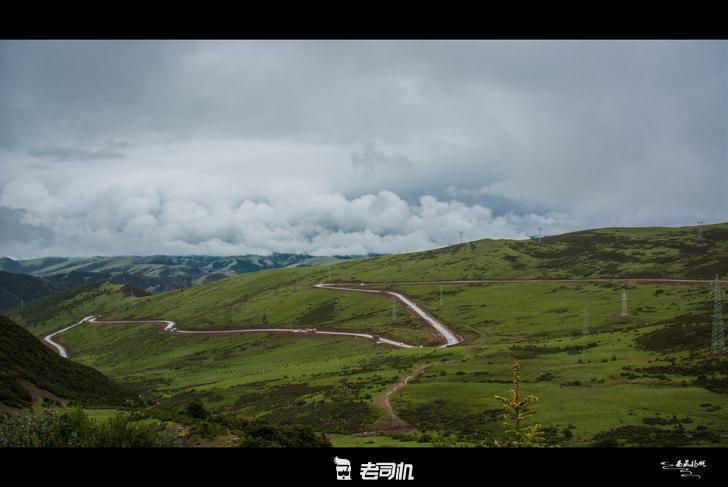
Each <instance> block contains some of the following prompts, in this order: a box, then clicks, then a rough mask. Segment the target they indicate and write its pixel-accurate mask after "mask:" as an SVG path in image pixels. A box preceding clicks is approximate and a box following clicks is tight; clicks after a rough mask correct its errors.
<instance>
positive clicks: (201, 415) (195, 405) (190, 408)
mask: <svg viewBox="0 0 728 487" xmlns="http://www.w3.org/2000/svg"><path fill="white" fill-rule="evenodd" d="M185 413H186V414H187V416H189V417H190V418H196V419H207V417H208V413H207V409H205V406H204V405H203V404H202V403H201V402H200V401H192V402H190V403H188V404H187V407H186V408H185Z"/></svg>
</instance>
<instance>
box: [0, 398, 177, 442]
mask: <svg viewBox="0 0 728 487" xmlns="http://www.w3.org/2000/svg"><path fill="white" fill-rule="evenodd" d="M163 446H177V444H176V443H175V441H174V440H173V439H172V438H171V437H169V436H168V435H167V434H166V433H164V432H163V431H160V430H159V429H157V428H155V427H154V426H142V425H138V424H135V423H134V422H132V421H131V420H130V418H129V416H128V415H125V414H119V415H117V416H115V417H113V418H111V419H110V420H108V421H107V422H104V423H101V424H97V423H96V422H95V421H94V420H92V419H90V418H89V417H88V415H87V414H86V412H85V411H84V410H83V409H82V408H81V407H73V408H61V407H55V408H45V409H43V410H42V411H41V412H40V413H38V414H33V415H26V416H17V417H8V418H5V419H4V420H3V421H2V422H0V447H163Z"/></svg>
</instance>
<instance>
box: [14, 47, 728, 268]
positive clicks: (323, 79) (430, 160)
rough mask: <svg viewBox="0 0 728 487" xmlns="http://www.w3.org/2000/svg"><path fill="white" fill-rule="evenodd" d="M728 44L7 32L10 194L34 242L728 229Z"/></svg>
mask: <svg viewBox="0 0 728 487" xmlns="http://www.w3.org/2000/svg"><path fill="white" fill-rule="evenodd" d="M727 46H728V43H726V42H722V41H716V42H678V41H675V42H673V41H651V42H636V41H635V42H632V41H611V42H599V41H585V42H574V41H571V42H560V41H540V42H525V41H443V42H437V41H368V42H364V41H361V42H355V41H341V42H331V41H329V42H318V41H298V42H289V41H237V42H235V41H231V42H227V41H210V42H195V41H180V42H151V41H149V42H147V41H134V42H126V41H98V42H74V41H58V42H56V41H53V42H46V41H37V42H22V41H21V42H14V41H6V42H3V43H2V44H0V191H2V193H0V205H2V206H3V207H4V208H5V209H8V210H12V211H17V212H22V215H23V217H22V218H23V221H24V222H25V223H24V224H27V225H31V226H33V228H36V229H43V230H42V232H44V235H46V237H49V236H50V237H52V238H50V237H49V238H45V239H39V240H38V241H37V242H36V241H35V240H33V239H32V238H30V237H28V238H27V240H26V244H27V252H25V255H29V254H31V253H32V254H33V255H43V254H47V253H84V254H89V253H90V254H95V253H103V254H110V253H145V252H153V253H162V252H167V253H179V252H185V253H205V252H214V253H226V252H234V253H239V252H243V253H247V252H264V253H265V252H270V251H298V250H297V249H299V250H301V251H307V252H318V253H346V252H345V251H352V252H353V251H355V250H356V251H357V253H361V252H369V251H371V252H394V251H404V250H415V249H422V248H428V247H432V246H437V245H442V244H445V243H450V242H453V241H457V240H458V239H459V232H460V231H463V232H464V233H465V238H479V237H495V238H500V237H515V238H521V237H525V236H527V235H528V234H530V233H535V232H536V231H537V229H538V227H539V226H540V227H543V229H544V232H545V233H555V232H558V231H567V230H576V229H581V228H588V227H599V226H613V225H681V224H691V223H694V222H695V221H696V220H703V221H706V222H711V221H721V220H725V218H726V214H728V188H727V187H726V181H728V137H726V134H727V133H728V113H727V112H726V110H725V106H728V86H727V85H726V82H725V80H726V79H728V48H727ZM16 215H20V213H17V214H16ZM18 218H20V217H19V216H18ZM31 220H32V221H31ZM13 221H15V220H13ZM18 221H19V220H18ZM19 235H28V234H26V233H23V232H20V233H19ZM18 238H20V237H18ZM8 245H9V244H8ZM13 245H16V244H13ZM17 245H20V244H17ZM7 248H8V247H7V245H6V246H5V247H3V246H1V245H0V252H9V251H10V250H6V249H7ZM347 249H348V250H347ZM21 250H22V249H21ZM12 251H13V252H14V253H16V254H18V253H21V252H20V251H18V250H17V249H15V247H13V249H12Z"/></svg>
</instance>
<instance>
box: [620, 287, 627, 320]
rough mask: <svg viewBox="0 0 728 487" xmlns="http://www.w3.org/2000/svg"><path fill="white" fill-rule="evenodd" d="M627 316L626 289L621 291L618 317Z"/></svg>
mask: <svg viewBox="0 0 728 487" xmlns="http://www.w3.org/2000/svg"><path fill="white" fill-rule="evenodd" d="M628 316H629V312H628V311H627V291H622V312H621V313H619V317H620V318H622V319H624V318H627V317H628Z"/></svg>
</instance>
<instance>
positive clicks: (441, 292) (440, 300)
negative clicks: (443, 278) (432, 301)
mask: <svg viewBox="0 0 728 487" xmlns="http://www.w3.org/2000/svg"><path fill="white" fill-rule="evenodd" d="M440 307H441V308H442V284H440Z"/></svg>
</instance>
